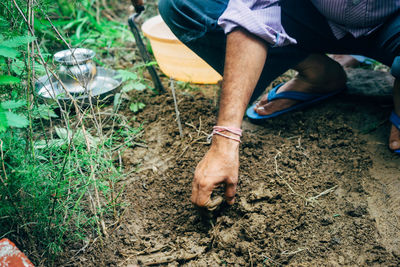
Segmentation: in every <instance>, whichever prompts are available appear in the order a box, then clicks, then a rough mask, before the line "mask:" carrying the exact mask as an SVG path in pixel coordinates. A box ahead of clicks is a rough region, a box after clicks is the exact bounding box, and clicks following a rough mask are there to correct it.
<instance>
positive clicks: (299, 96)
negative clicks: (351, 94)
mask: <svg viewBox="0 0 400 267" xmlns="http://www.w3.org/2000/svg"><path fill="white" fill-rule="evenodd" d="M282 85H283V83H281V84H279V85H277V86H275V87H274V88H272V89H271V91H269V93H268V101H273V100H276V99H293V100H299V101H302V102H300V103H298V104H296V105H293V106H291V107H289V108H286V109H282V110H279V111H276V112H274V113H272V114H269V115H259V114H258V113H257V112H256V111H255V110H254V108H255V107H256V105H257V103H254V104H253V105H251V106H250V107H249V108H248V109H247V111H246V115H247V117H248V118H249V119H251V120H265V119H270V118H273V117H276V116H279V115H282V114H284V113H287V112H290V111H294V110H300V109H303V108H305V107H307V106H310V105H312V104H315V103H318V102H321V101H322V100H325V99H327V98H329V97H332V96H334V95H337V94H339V93H340V92H342V91H343V90H345V88H343V89H340V90H336V91H334V92H330V93H327V94H313V93H303V92H294V91H289V92H282V93H276V92H277V91H278V89H279V88H280V87H281V86H282Z"/></svg>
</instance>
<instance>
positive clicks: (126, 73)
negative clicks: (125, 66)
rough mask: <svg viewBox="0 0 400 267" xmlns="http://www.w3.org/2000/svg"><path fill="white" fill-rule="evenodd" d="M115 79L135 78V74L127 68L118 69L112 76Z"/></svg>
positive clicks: (126, 79)
mask: <svg viewBox="0 0 400 267" xmlns="http://www.w3.org/2000/svg"><path fill="white" fill-rule="evenodd" d="M114 78H115V79H122V81H123V82H125V81H128V80H136V79H137V78H138V76H137V74H136V73H134V72H130V71H127V70H118V74H117V75H116V76H115V77H114Z"/></svg>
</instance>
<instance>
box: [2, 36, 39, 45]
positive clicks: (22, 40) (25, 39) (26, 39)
mask: <svg viewBox="0 0 400 267" xmlns="http://www.w3.org/2000/svg"><path fill="white" fill-rule="evenodd" d="M34 40H36V37H33V36H28V35H26V36H17V37H14V38H11V39H8V40H5V41H3V42H1V43H0V45H1V46H5V47H10V48H11V47H19V46H22V45H26V44H29V43H30V42H33V41H34Z"/></svg>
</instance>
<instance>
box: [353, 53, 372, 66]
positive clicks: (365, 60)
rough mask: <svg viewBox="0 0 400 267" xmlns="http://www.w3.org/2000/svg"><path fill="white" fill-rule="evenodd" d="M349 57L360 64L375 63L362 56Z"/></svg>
mask: <svg viewBox="0 0 400 267" xmlns="http://www.w3.org/2000/svg"><path fill="white" fill-rule="evenodd" d="M351 56H352V57H353V58H355V59H356V60H357V61H358V62H360V63H361V64H365V65H372V64H373V63H375V62H376V61H375V60H373V59H371V58H369V57H364V56H360V55H351Z"/></svg>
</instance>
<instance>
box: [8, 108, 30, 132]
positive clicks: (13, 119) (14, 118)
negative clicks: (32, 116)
mask: <svg viewBox="0 0 400 267" xmlns="http://www.w3.org/2000/svg"><path fill="white" fill-rule="evenodd" d="M5 114H6V119H7V123H8V126H11V127H16V128H24V127H26V126H28V124H29V121H28V120H27V119H26V117H25V116H23V115H19V114H15V113H13V112H10V111H6V112H5Z"/></svg>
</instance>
